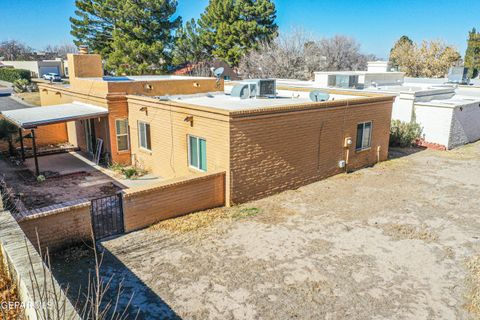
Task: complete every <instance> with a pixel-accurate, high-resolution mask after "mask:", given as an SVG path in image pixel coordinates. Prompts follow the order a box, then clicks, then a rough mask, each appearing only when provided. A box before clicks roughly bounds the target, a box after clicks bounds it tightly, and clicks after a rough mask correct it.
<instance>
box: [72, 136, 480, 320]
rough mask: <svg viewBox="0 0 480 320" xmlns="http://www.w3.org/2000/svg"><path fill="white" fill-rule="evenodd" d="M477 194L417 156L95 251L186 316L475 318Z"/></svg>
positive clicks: (435, 162) (439, 160)
mask: <svg viewBox="0 0 480 320" xmlns="http://www.w3.org/2000/svg"><path fill="white" fill-rule="evenodd" d="M479 188H480V143H476V144H472V145H469V146H465V147H462V148H459V149H457V150H454V151H448V152H439V151H429V150H426V151H421V152H418V153H415V154H411V155H408V156H405V157H402V158H399V159H395V160H392V161H389V162H385V163H382V164H379V165H377V166H375V167H373V168H368V169H364V170H360V171H358V172H355V173H353V174H349V175H340V176H336V177H333V178H330V179H327V180H324V181H321V182H318V183H314V184H312V185H309V186H306V187H302V188H300V189H298V190H294V191H288V192H284V193H282V194H279V195H276V196H273V197H269V198H266V199H263V200H260V201H255V202H251V203H248V204H245V205H243V206H241V207H236V208H235V207H234V208H230V209H218V210H212V211H208V212H203V213H198V214H194V215H190V216H188V217H185V218H181V219H177V220H175V221H173V220H172V221H170V222H166V223H165V222H164V223H162V224H160V225H158V226H157V227H156V228H151V229H147V230H143V231H139V232H134V233H131V234H128V235H125V236H122V237H119V238H116V239H112V240H109V241H106V242H104V243H103V246H104V247H105V248H106V249H107V251H108V252H109V254H111V255H113V256H114V257H115V259H117V261H118V264H119V265H121V266H122V268H124V269H125V270H128V273H130V274H134V275H135V277H136V278H137V279H138V280H139V281H140V282H141V283H143V284H144V285H145V286H147V287H148V289H149V292H150V293H152V292H153V293H154V294H155V295H156V296H157V297H159V298H160V299H161V301H162V303H163V302H164V303H166V304H167V305H168V306H169V307H171V309H172V310H173V312H174V314H176V315H178V316H179V317H182V318H185V319H292V318H299V319H475V318H477V319H478V317H479V314H477V313H475V312H480V310H479V309H478V308H476V307H475V306H478V305H479V304H478V301H477V300H476V299H478V296H480V295H479V291H478V288H479V286H478V284H479V283H480V279H479V278H478V277H479V274H478V273H475V272H474V271H475V270H479V269H475V266H476V265H475V261H477V262H479V261H480V258H479V256H478V255H479V254H480V242H479V237H480V220H479V219H478V214H479V208H480V197H479V192H478V190H479ZM208 215H210V216H211V217H218V218H215V219H213V218H212V219H211V221H210V220H209V219H206V217H207V216H208ZM204 220H205V221H207V222H206V223H201V224H199V225H201V226H202V227H201V228H198V229H195V228H194V227H191V226H192V225H195V221H197V222H198V221H204ZM175 230H177V231H175ZM178 230H183V231H182V232H180V231H178ZM74 265H78V264H77V263H75V264H72V268H73V266H74ZM472 266H473V267H472ZM477 268H480V266H477ZM76 272H78V271H76ZM63 281H64V282H65V279H63ZM475 288H477V289H475ZM132 289H134V288H132ZM475 290H477V291H475ZM145 301H146V303H145V304H144V305H142V303H141V299H140V303H139V306H140V307H141V308H144V309H145V310H147V312H148V308H149V306H148V303H147V302H149V301H151V300H145ZM176 315H175V316H176Z"/></svg>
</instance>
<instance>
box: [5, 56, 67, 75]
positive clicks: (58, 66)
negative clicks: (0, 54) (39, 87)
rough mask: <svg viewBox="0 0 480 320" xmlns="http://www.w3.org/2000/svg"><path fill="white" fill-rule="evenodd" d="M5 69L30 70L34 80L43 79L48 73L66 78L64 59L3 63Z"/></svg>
mask: <svg viewBox="0 0 480 320" xmlns="http://www.w3.org/2000/svg"><path fill="white" fill-rule="evenodd" d="M2 63H3V65H4V66H5V67H12V68H15V69H25V70H29V71H30V73H31V75H32V78H41V77H42V76H43V75H44V74H46V73H57V74H59V75H60V76H61V77H65V76H66V74H65V67H64V62H63V60H62V59H57V60H42V61H2Z"/></svg>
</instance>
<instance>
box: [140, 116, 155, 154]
mask: <svg viewBox="0 0 480 320" xmlns="http://www.w3.org/2000/svg"><path fill="white" fill-rule="evenodd" d="M147 124H148V125H149V126H150V148H152V126H151V125H150V123H148V122H146V121H141V120H138V124H137V130H138V147H139V148H140V149H143V150H147V151H152V149H148V148H147V147H148V138H147V130H144V131H145V143H146V144H147V147H144V146H142V138H141V137H140V133H141V130H140V125H147Z"/></svg>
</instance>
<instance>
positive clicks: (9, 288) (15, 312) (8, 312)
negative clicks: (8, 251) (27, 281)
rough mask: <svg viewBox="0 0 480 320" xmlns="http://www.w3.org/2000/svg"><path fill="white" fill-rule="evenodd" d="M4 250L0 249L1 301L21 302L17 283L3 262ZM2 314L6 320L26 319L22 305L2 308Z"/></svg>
mask: <svg viewBox="0 0 480 320" xmlns="http://www.w3.org/2000/svg"><path fill="white" fill-rule="evenodd" d="M3 261H5V260H4V259H3V256H2V252H1V250H0V303H3V302H8V303H14V304H15V303H20V299H19V296H18V290H17V286H16V284H15V283H13V282H12V279H11V277H10V274H9V272H8V270H7V268H6V266H5V265H4V264H3ZM0 310H1V312H0V314H1V315H2V319H5V320H14V319H15V320H16V319H24V318H25V317H24V314H23V310H22V308H21V307H20V306H18V307H15V308H12V309H4V308H0Z"/></svg>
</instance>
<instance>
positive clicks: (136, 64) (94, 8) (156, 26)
mask: <svg viewBox="0 0 480 320" xmlns="http://www.w3.org/2000/svg"><path fill="white" fill-rule="evenodd" d="M75 4H76V6H77V9H78V10H77V11H76V15H77V16H78V18H71V19H70V20H71V22H72V32H71V33H72V35H73V36H74V37H75V38H76V40H75V43H76V44H77V45H80V44H84V45H87V46H88V47H89V48H90V49H91V50H92V51H93V52H96V53H100V54H102V55H103V57H104V59H105V60H106V69H107V70H110V71H113V72H114V73H115V74H124V73H128V74H147V73H159V72H162V71H164V68H165V65H166V64H167V63H168V62H169V61H170V52H171V49H172V48H171V45H172V44H173V31H174V30H175V29H176V28H178V26H179V25H180V24H181V18H180V17H176V18H174V17H173V15H174V14H175V11H176V8H177V1H176V0H77V1H76V3H75Z"/></svg>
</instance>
